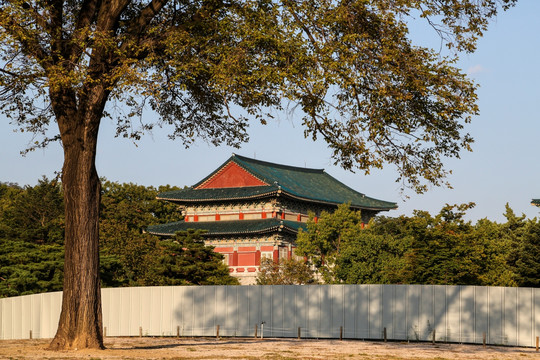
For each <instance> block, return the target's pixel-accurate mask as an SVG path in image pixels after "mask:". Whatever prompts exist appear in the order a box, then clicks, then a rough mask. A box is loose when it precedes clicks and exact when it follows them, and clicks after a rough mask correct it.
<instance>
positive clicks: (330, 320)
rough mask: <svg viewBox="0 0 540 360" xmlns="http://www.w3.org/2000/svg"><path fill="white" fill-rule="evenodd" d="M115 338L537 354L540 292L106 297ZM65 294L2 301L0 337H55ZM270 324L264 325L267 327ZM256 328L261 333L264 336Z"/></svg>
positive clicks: (366, 288)
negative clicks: (490, 347) (516, 349)
mask: <svg viewBox="0 0 540 360" xmlns="http://www.w3.org/2000/svg"><path fill="white" fill-rule="evenodd" d="M102 300H103V326H104V331H105V332H106V335H107V336H141V335H142V336H177V335H180V336H215V335H216V332H217V331H218V330H217V329H218V326H219V335H220V336H254V334H255V331H257V334H258V336H261V332H262V331H263V332H264V333H263V336H264V337H297V336H298V334H299V333H300V335H301V337H309V338H339V337H340V336H342V337H343V338H350V339H383V338H384V336H385V333H386V338H387V339H388V340H420V341H433V339H435V341H443V342H457V343H482V342H483V341H484V339H485V341H486V343H487V344H500V345H516V346H531V347H532V346H535V343H536V337H537V336H539V335H540V289H533V288H503V287H482V286H442V285H303V286H302V285H279V286H169V287H134V288H108V289H103V290H102ZM61 302H62V293H61V292H56V293H45V294H35V295H27V296H19V297H13V298H5V299H0V320H1V323H2V326H1V328H0V339H28V338H29V337H33V338H52V337H53V336H54V334H55V332H56V328H57V325H58V319H59V316H60V308H61ZM261 324H264V325H263V326H261ZM256 328H257V330H256Z"/></svg>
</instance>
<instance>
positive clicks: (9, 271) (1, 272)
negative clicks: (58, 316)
mask: <svg viewBox="0 0 540 360" xmlns="http://www.w3.org/2000/svg"><path fill="white" fill-rule="evenodd" d="M63 265H64V249H63V246H62V245H59V244H43V245H38V244H34V243H30V242H26V241H19V240H8V239H2V240H1V242H0V297H7V296H18V295H26V294H33V293H40V292H48V291H58V290H62V280H63V268H64V266H63Z"/></svg>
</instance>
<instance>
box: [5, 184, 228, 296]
mask: <svg viewBox="0 0 540 360" xmlns="http://www.w3.org/2000/svg"><path fill="white" fill-rule="evenodd" d="M102 189H103V190H102V202H101V218H100V241H101V251H100V264H101V266H100V277H101V283H102V286H104V287H118V286H143V285H172V284H236V283H237V281H236V279H234V278H232V277H231V276H229V272H228V269H227V267H226V266H225V265H223V264H222V263H221V258H220V255H219V254H214V252H213V251H212V249H210V248H204V245H203V244H202V243H201V242H200V236H199V235H198V234H197V235H196V234H190V235H189V236H186V239H185V241H184V240H182V241H184V242H185V243H183V245H181V249H180V251H178V249H176V247H178V246H180V245H178V243H171V242H161V241H160V240H159V239H158V238H156V237H154V236H151V235H149V234H145V233H144V232H143V229H144V228H145V227H146V226H148V225H150V224H155V223H162V222H168V221H174V220H179V219H180V217H181V215H180V214H179V213H178V211H177V210H176V206H174V205H172V204H170V203H166V202H164V201H158V200H156V195H157V193H158V192H162V191H167V190H173V189H174V188H171V187H169V186H163V187H159V188H158V189H156V188H154V187H145V186H140V185H135V184H118V183H115V182H110V181H106V180H104V181H103V187H102ZM63 201H64V200H63V195H62V191H61V186H60V184H58V183H57V182H56V181H50V180H48V179H46V178H43V179H41V180H40V181H39V182H38V184H37V185H36V186H33V187H31V186H26V187H24V188H21V187H19V186H17V185H16V184H4V183H1V184H0V297H6V296H17V295H24V294H32V293H39V292H47V291H58V290H62V286H63V269H64V247H63V241H64V239H63V232H64V208H63V206H64V205H63ZM177 241H178V240H177ZM184 248H185V249H188V250H182V249H184ZM172 253H175V254H180V255H181V256H173V255H171V254H172ZM173 260H174V261H173ZM184 266H185V267H186V268H185V269H183V268H182V267H184Z"/></svg>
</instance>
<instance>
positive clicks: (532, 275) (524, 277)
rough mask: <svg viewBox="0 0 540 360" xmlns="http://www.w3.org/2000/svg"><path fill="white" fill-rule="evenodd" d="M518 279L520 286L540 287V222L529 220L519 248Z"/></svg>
mask: <svg viewBox="0 0 540 360" xmlns="http://www.w3.org/2000/svg"><path fill="white" fill-rule="evenodd" d="M515 257H516V258H517V260H516V273H517V276H516V281H517V284H518V286H530V287H540V222H538V221H537V220H536V219H534V220H530V221H528V222H527V225H526V228H525V229H524V233H523V237H522V241H521V242H520V243H519V246H518V248H517V256H515Z"/></svg>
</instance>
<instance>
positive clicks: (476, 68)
mask: <svg viewBox="0 0 540 360" xmlns="http://www.w3.org/2000/svg"><path fill="white" fill-rule="evenodd" d="M486 71H487V69H486V68H484V67H483V66H482V65H480V64H477V65H474V66H471V67H470V68H468V69H467V75H469V76H470V75H476V74H480V73H483V72H486Z"/></svg>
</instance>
